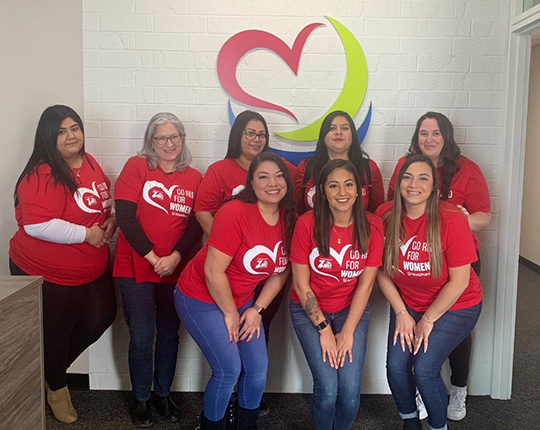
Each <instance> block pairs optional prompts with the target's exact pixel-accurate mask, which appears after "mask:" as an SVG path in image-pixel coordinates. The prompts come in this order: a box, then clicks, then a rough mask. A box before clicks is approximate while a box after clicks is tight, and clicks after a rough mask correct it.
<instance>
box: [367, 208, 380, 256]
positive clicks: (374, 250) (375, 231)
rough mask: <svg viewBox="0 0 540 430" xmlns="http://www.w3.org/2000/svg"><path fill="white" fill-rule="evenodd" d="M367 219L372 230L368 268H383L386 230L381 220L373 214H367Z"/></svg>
mask: <svg viewBox="0 0 540 430" xmlns="http://www.w3.org/2000/svg"><path fill="white" fill-rule="evenodd" d="M367 218H368V221H369V224H370V228H371V234H370V237H369V250H368V251H369V253H368V258H367V261H366V266H369V267H380V266H382V255H383V248H384V229H383V224H382V221H381V219H380V218H379V217H378V216H376V215H373V214H367Z"/></svg>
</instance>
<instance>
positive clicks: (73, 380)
mask: <svg viewBox="0 0 540 430" xmlns="http://www.w3.org/2000/svg"><path fill="white" fill-rule="evenodd" d="M66 376H67V384H68V387H69V389H70V390H89V389H90V377H89V376H88V375H87V374H85V373H68V374H67V375H66Z"/></svg>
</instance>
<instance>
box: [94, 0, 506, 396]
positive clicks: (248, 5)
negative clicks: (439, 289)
mask: <svg viewBox="0 0 540 430" xmlns="http://www.w3.org/2000/svg"><path fill="white" fill-rule="evenodd" d="M508 3H509V2H508V0H489V1H478V0H469V1H466V0H464V1H453V0H445V1H420V0H401V1H382V0H377V1H362V0H354V1H353V0H336V1H334V2H328V1H326V0H310V1H307V0H304V1H297V2H291V1H285V0H275V1H273V2H253V1H251V0H228V1H219V2H217V1H208V0H115V1H111V0H83V10H84V14H83V28H84V79H85V120H86V124H85V125H86V137H87V144H88V150H89V152H90V153H92V154H94V155H95V156H96V157H97V159H98V161H99V162H100V163H101V164H102V165H103V166H104V169H105V171H106V172H107V173H108V174H110V176H111V178H113V179H114V178H116V176H117V175H118V173H119V171H120V170H121V168H122V166H123V164H124V163H125V161H126V159H127V158H128V157H129V156H131V155H133V154H135V153H136V152H137V150H138V149H139V147H140V145H141V141H142V135H143V132H144V128H145V126H146V122H147V121H148V119H149V118H150V117H151V116H152V115H153V114H155V113H156V112H158V111H171V112H174V113H176V114H177V115H178V117H179V118H180V119H181V120H182V121H184V123H185V125H186V129H187V133H188V137H187V139H188V143H189V145H191V149H192V152H193V154H194V162H193V165H194V166H195V167H196V168H199V169H201V171H204V170H205V169H206V168H207V166H208V165H209V164H210V163H212V162H214V161H216V160H218V159H221V158H222V157H223V156H224V154H225V151H226V144H227V136H228V131H229V125H228V117H227V110H226V103H227V100H228V95H227V94H226V93H225V91H224V90H223V89H222V88H221V86H220V84H219V81H218V78H217V72H216V59H217V54H218V51H219V49H220V48H221V46H222V45H223V43H224V42H225V41H226V40H227V39H228V38H229V37H230V36H232V35H233V34H235V33H237V32H239V31H243V30H247V29H259V30H264V31H268V32H271V33H273V34H275V35H276V36H278V37H280V38H282V39H283V40H284V41H285V42H286V43H287V44H289V46H290V45H291V44H292V43H293V41H294V39H295V38H296V35H297V34H298V33H299V32H300V30H301V29H302V28H303V27H304V26H305V25H307V24H309V23H312V22H323V23H324V24H325V26H324V27H319V28H317V29H316V30H315V31H314V32H313V33H312V34H311V35H310V37H309V38H308V40H307V42H306V45H305V47H304V51H303V54H302V58H301V61H300V67H299V71H298V76H295V75H294V74H293V73H291V72H290V70H289V69H288V68H287V66H286V65H285V64H283V61H282V60H281V59H279V58H278V57H277V56H276V55H274V54H273V53H271V52H268V51H255V52H251V53H249V54H247V55H246V56H245V57H244V58H243V59H242V60H241V61H240V63H239V67H238V79H239V82H240V83H241V85H242V86H243V87H244V88H245V89H246V90H247V91H249V92H250V93H251V94H253V95H255V96H257V97H261V98H264V99H266V100H268V101H271V102H273V103H276V104H280V105H282V106H285V107H287V108H289V109H290V110H291V111H293V112H294V113H295V114H296V115H297V117H298V119H299V125H300V126H301V125H306V124H308V123H310V122H312V121H313V120H314V119H316V118H318V117H319V116H320V115H322V114H323V113H324V112H325V111H326V110H327V108H328V106H330V105H331V104H332V103H333V101H334V100H335V99H336V97H337V96H338V94H339V92H340V90H341V86H342V83H343V79H344V76H345V75H344V67H345V57H344V55H343V47H342V45H341V42H340V40H339V38H338V36H337V34H336V32H335V30H334V28H333V27H332V25H331V24H330V23H329V22H328V21H327V20H326V19H325V18H324V15H328V16H331V17H332V18H335V19H337V20H338V21H340V22H341V23H342V24H344V25H345V26H346V27H347V28H348V29H349V30H350V31H351V32H353V34H354V35H355V36H356V38H357V39H358V40H359V42H360V44H361V45H362V48H363V50H364V52H365V54H366V58H367V63H368V69H369V75H368V92H367V94H366V97H365V100H364V105H363V106H362V109H361V110H360V112H359V113H358V114H357V115H356V117H355V119H356V121H357V123H358V124H360V123H361V121H362V120H363V118H364V116H365V114H366V112H367V105H368V103H369V102H372V103H373V118H372V123H371V127H370V131H369V133H368V136H367V141H366V146H365V148H366V149H367V150H368V152H369V153H370V154H371V156H372V157H373V158H374V159H375V160H376V161H377V162H378V163H379V166H380V167H381V170H382V172H383V176H384V177H385V180H386V181H387V180H388V178H389V176H390V174H391V173H392V171H393V168H394V165H395V161H396V160H397V159H398V158H399V157H400V156H402V155H403V154H404V153H405V151H406V148H407V147H408V144H409V142H410V138H411V135H412V132H413V129H414V124H415V122H416V120H417V118H418V117H419V116H420V115H422V114H423V113H424V112H425V111H427V110H438V111H442V112H444V113H445V114H447V115H448V116H449V117H450V119H451V120H452V121H453V123H454V125H455V126H456V136H457V137H458V138H459V141H460V142H462V143H463V146H462V149H463V153H464V154H465V155H467V156H469V157H471V158H472V159H473V160H476V161H477V162H478V163H479V165H480V166H481V168H482V170H483V171H484V174H485V176H486V178H487V180H488V183H489V187H490V192H491V194H492V201H493V212H494V215H493V219H492V222H491V225H490V226H489V227H488V229H487V231H484V232H482V233H481V234H480V239H481V241H482V243H483V249H482V257H483V275H482V280H483V284H484V287H485V301H484V310H483V315H482V317H481V319H480V322H479V324H478V326H477V328H476V331H475V333H476V336H475V337H476V339H475V343H474V356H473V363H472V372H471V380H470V391H471V392H472V393H473V394H488V393H489V392H490V381H491V364H492V363H491V359H492V343H491V339H492V338H493V329H492V327H493V319H494V296H495V291H496V288H497V285H495V279H496V278H495V274H496V258H497V231H496V228H497V211H498V206H497V205H498V197H497V196H498V194H499V193H498V189H499V179H500V178H499V168H500V161H501V160H500V152H501V151H500V146H501V136H502V133H501V130H502V124H503V109H504V106H503V103H504V102H503V101H504V99H505V92H504V91H505V87H504V84H505V77H506V75H505V67H506V61H507V45H506V40H507V32H508V20H509V4H508ZM233 108H234V110H235V111H236V112H239V111H241V110H243V109H244V106H241V105H239V104H237V103H235V102H234V101H233ZM262 113H263V114H264V115H265V117H266V118H267V120H268V123H269V126H270V129H271V130H272V131H287V130H291V129H296V128H298V127H299V125H298V124H296V123H295V122H294V121H293V120H292V119H291V118H289V117H287V116H285V115H282V114H277V113H274V112H262ZM271 143H272V145H274V146H276V147H279V148H283V149H288V150H295V149H299V148H301V149H303V148H306V147H313V143H311V144H302V145H301V146H299V145H295V144H294V143H291V142H288V141H281V140H280V139H279V138H278V137H277V136H272V137H271ZM387 313H388V310H387V304H386V302H385V300H384V298H383V297H382V296H381V294H380V292H378V291H375V292H374V294H373V297H372V311H371V315H372V320H371V326H370V335H369V345H368V353H367V358H366V364H365V368H364V384H363V391H364V392H365V393H381V392H385V393H388V392H389V391H388V386H387V383H386V377H385V368H384V357H385V354H386V334H387ZM127 342H128V334H127V331H126V327H125V325H124V323H123V320H122V318H121V316H119V318H118V319H117V322H116V323H115V325H114V326H113V327H112V328H111V329H110V330H109V331H108V332H107V333H106V335H105V336H104V337H103V338H102V339H101V340H100V341H99V342H98V343H97V344H96V345H95V346H93V347H92V349H91V361H90V366H91V386H92V388H111V389H120V388H121V389H129V388H130V385H129V376H128V368H127ZM208 375H209V369H208V366H207V364H206V362H205V360H204V358H203V357H202V355H201V354H200V352H199V350H198V348H197V347H196V345H195V344H194V343H193V341H192V340H191V339H190V338H189V336H188V335H187V333H185V331H182V336H181V347H180V353H179V360H178V366H177V376H176V379H175V385H174V389H177V390H202V389H203V388H204V386H205V384H206V381H207V379H208ZM267 389H268V391H292V392H295V391H301V392H310V391H311V376H310V372H309V369H308V368H307V365H306V362H305V359H304V357H303V354H302V351H301V349H300V348H299V345H298V341H297V339H296V337H295V335H294V332H293V330H292V328H291V326H290V324H289V320H288V315H287V311H286V309H285V307H283V308H282V309H281V310H280V312H279V313H278V316H277V317H276V320H275V322H274V325H273V327H272V337H271V344H270V371H269V377H268V385H267Z"/></svg>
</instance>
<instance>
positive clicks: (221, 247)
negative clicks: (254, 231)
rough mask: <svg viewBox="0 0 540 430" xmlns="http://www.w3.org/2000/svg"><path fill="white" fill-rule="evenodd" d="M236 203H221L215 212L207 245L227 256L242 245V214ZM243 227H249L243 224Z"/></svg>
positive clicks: (231, 254) (233, 253)
mask: <svg viewBox="0 0 540 430" xmlns="http://www.w3.org/2000/svg"><path fill="white" fill-rule="evenodd" d="M235 203H238V202H236V201H234V200H233V201H231V202H229V203H226V204H225V205H223V206H222V207H221V208H220V209H219V210H218V211H217V213H216V216H215V217H214V222H213V223H212V230H210V237H209V239H208V245H209V246H211V247H213V248H215V249H217V250H218V251H221V252H223V253H224V254H227V255H228V256H229V257H234V255H236V252H237V251H238V248H240V245H242V236H243V233H242V225H241V221H242V219H243V216H242V215H241V214H240V213H239V211H238V209H237V205H236V204H235ZM244 228H249V226H248V225H245V226H244Z"/></svg>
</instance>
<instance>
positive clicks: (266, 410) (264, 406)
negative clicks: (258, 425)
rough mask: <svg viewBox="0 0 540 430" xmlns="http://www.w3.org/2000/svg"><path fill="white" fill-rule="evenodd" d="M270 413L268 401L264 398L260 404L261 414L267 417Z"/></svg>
mask: <svg viewBox="0 0 540 430" xmlns="http://www.w3.org/2000/svg"><path fill="white" fill-rule="evenodd" d="M269 413H270V408H269V407H268V403H266V402H265V401H264V399H262V400H261V404H260V405H259V416H260V417H265V416H266V415H268V414H269Z"/></svg>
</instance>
